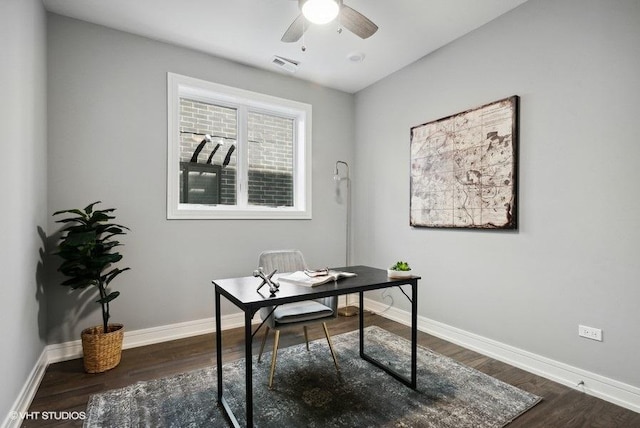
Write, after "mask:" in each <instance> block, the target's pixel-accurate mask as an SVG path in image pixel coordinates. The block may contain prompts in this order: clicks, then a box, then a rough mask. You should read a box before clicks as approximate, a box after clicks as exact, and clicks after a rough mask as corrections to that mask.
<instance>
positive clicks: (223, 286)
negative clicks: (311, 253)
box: [212, 266, 420, 309]
mask: <svg viewBox="0 0 640 428" xmlns="http://www.w3.org/2000/svg"><path fill="white" fill-rule="evenodd" d="M332 269H333V270H339V271H345V272H354V273H356V274H357V276H354V277H352V278H341V279H339V280H338V281H335V282H329V283H326V284H322V285H318V286H315V287H305V286H304V285H296V284H291V283H287V282H285V281H280V290H279V291H278V292H277V293H276V294H275V296H273V297H270V296H269V287H268V286H267V285H265V286H264V287H262V288H261V289H260V291H256V289H257V288H258V286H259V285H260V282H261V281H262V280H261V279H260V278H255V277H253V276H245V277H241V278H227V279H214V280H213V281H212V282H213V284H214V285H215V287H216V291H217V292H219V293H220V294H222V295H223V296H225V297H226V298H227V299H229V300H231V301H232V302H233V303H234V304H235V305H237V306H239V307H241V308H245V309H246V308H253V309H256V308H261V307H265V306H274V305H282V304H284V303H291V302H299V301H303V300H310V299H320V298H322V297H328V296H339V295H343V294H350V293H357V292H360V291H370V290H377V289H380V288H387V287H392V286H395V285H403V284H416V285H417V283H418V280H419V279H420V277H419V276H411V277H408V278H389V277H388V276H387V271H386V270H384V269H376V268H372V267H369V266H348V267H338V268H332Z"/></svg>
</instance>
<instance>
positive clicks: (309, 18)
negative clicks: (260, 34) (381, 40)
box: [281, 0, 378, 43]
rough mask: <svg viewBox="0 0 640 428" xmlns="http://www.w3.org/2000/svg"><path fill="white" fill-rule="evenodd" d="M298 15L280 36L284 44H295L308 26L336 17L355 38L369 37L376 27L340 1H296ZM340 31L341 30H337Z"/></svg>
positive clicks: (324, 22) (323, 22)
mask: <svg viewBox="0 0 640 428" xmlns="http://www.w3.org/2000/svg"><path fill="white" fill-rule="evenodd" d="M298 6H299V7H300V12H301V13H300V15H298V17H297V18H296V19H295V20H294V21H293V22H292V23H291V25H290V26H289V28H288V29H287V31H285V33H284V35H283V36H282V39H281V40H282V41H283V42H285V43H292V42H297V41H298V40H300V37H302V35H303V34H304V32H305V31H306V30H307V28H309V24H311V23H314V24H326V23H328V22H331V21H333V19H335V18H336V17H337V18H338V23H339V24H340V25H341V26H343V27H344V28H346V29H347V30H349V31H351V32H352V33H353V34H355V35H356V36H358V37H360V38H362V39H366V38H368V37H371V36H372V35H373V34H374V33H375V32H376V31H378V26H377V25H376V24H374V23H373V22H371V20H370V19H369V18H367V17H366V16H364V15H363V14H361V13H360V12H358V11H356V10H354V9H352V8H350V7H349V6H347V5H345V4H344V3H343V2H342V0H298ZM338 31H341V30H338Z"/></svg>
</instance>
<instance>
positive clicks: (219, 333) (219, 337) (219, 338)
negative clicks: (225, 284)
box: [215, 288, 222, 404]
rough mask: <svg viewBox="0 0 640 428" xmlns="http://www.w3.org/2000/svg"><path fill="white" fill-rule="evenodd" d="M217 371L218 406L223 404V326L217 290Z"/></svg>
mask: <svg viewBox="0 0 640 428" xmlns="http://www.w3.org/2000/svg"><path fill="white" fill-rule="evenodd" d="M215 310H216V366H217V367H216V370H217V372H218V404H222V326H221V324H222V323H221V322H220V318H221V314H220V293H219V292H218V289H217V288H216V308H215Z"/></svg>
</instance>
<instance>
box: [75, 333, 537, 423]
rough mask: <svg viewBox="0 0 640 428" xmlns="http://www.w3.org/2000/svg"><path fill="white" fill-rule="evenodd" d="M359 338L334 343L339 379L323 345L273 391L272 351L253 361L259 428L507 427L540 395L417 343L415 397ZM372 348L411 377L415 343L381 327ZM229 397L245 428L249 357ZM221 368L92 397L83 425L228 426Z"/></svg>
mask: <svg viewBox="0 0 640 428" xmlns="http://www.w3.org/2000/svg"><path fill="white" fill-rule="evenodd" d="M358 338H359V335H358V332H357V331H354V332H350V333H345V334H341V335H338V336H334V337H333V343H334V346H335V349H336V352H337V355H338V362H339V365H340V374H338V372H336V369H335V367H334V365H333V360H332V359H331V355H330V353H329V349H328V346H327V342H326V340H317V341H314V342H311V343H310V351H307V350H306V347H305V346H304V344H303V345H298V346H293V347H290V348H284V349H281V350H279V352H278V365H277V370H276V375H275V379H274V388H273V389H272V390H269V388H268V386H267V383H268V376H269V364H270V357H271V355H270V354H265V355H264V356H263V359H262V362H260V363H258V362H257V359H255V358H254V363H253V370H254V378H253V383H254V423H255V426H257V427H274V428H275V427H277V428H281V427H296V428H297V427H317V428H326V427H349V428H353V427H434V428H435V427H438V428H449V427H450V428H465V427H473V428H481V427H502V426H505V425H507V424H508V423H509V422H511V421H512V420H513V419H515V418H516V417H518V416H519V415H521V414H522V413H524V412H526V411H527V410H529V409H530V408H532V407H533V406H535V405H536V404H537V403H538V402H539V401H540V400H541V398H540V397H538V396H536V395H533V394H530V393H528V392H525V391H523V390H521V389H519V388H516V387H514V386H512V385H509V384H506V383H504V382H501V381H499V380H497V379H495V378H493V377H491V376H488V375H485V374H483V373H481V372H479V371H477V370H475V369H472V368H470V367H467V366H465V365H462V364H460V363H458V362H456V361H454V360H452V359H451V358H448V357H445V356H443V355H440V354H437V353H435V352H433V351H431V350H429V349H426V348H424V347H420V346H418V352H417V354H418V355H417V362H418V379H417V380H418V388H417V390H412V389H411V388H409V387H407V386H405V385H403V384H402V383H400V382H398V381H397V380H395V379H393V378H392V377H391V376H389V375H388V374H387V373H385V372H384V371H382V370H380V369H378V368H376V367H375V366H373V365H371V364H369V363H368V362H366V361H364V360H362V359H361V358H360V357H359V350H358ZM365 338H366V341H365V350H366V352H367V353H368V354H370V355H372V356H374V357H375V358H376V359H378V360H379V361H381V362H383V363H384V364H388V365H390V366H393V367H394V369H395V370H396V371H400V372H402V371H403V370H405V369H406V374H408V373H409V367H410V366H409V364H410V343H409V341H407V340H406V339H403V338H401V337H399V336H397V335H395V334H392V333H390V332H388V331H386V330H383V329H381V328H379V327H376V326H371V327H367V328H366V331H365ZM223 370H224V371H223V378H224V384H225V397H226V399H227V401H228V402H229V404H230V406H231V407H232V409H233V411H234V413H235V414H236V417H237V418H238V421H239V422H240V424H242V425H243V426H244V425H245V422H246V420H245V416H244V397H245V395H244V394H245V388H244V385H245V382H244V373H245V371H244V360H239V361H235V362H230V363H225V364H224V365H223ZM216 389H217V381H216V370H215V367H207V368H204V369H200V370H196V371H192V372H188V373H183V374H180V375H177V376H173V377H169V378H164V379H156V380H152V381H146V382H139V383H136V384H134V385H130V386H128V387H125V388H121V389H117V390H112V391H107V392H104V393H101V394H97V395H93V396H92V397H91V398H90V399H89V404H88V407H87V419H86V420H85V427H89V428H95V427H118V428H125V427H226V426H230V424H229V422H228V420H227V419H226V418H225V416H224V415H223V413H222V411H221V409H220V408H218V407H217V405H216Z"/></svg>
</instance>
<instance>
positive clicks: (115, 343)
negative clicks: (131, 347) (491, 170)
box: [81, 324, 124, 373]
mask: <svg viewBox="0 0 640 428" xmlns="http://www.w3.org/2000/svg"><path fill="white" fill-rule="evenodd" d="M108 329H109V331H108V332H107V333H103V332H102V330H103V329H102V326H101V325H100V326H96V327H90V328H86V329H84V330H82V334H81V336H82V353H83V360H84V370H85V371H86V372H87V373H102V372H106V371H107V370H110V369H112V368H114V367H115V366H117V365H118V364H120V356H121V355H122V339H123V338H124V326H123V325H122V324H109V326H108Z"/></svg>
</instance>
